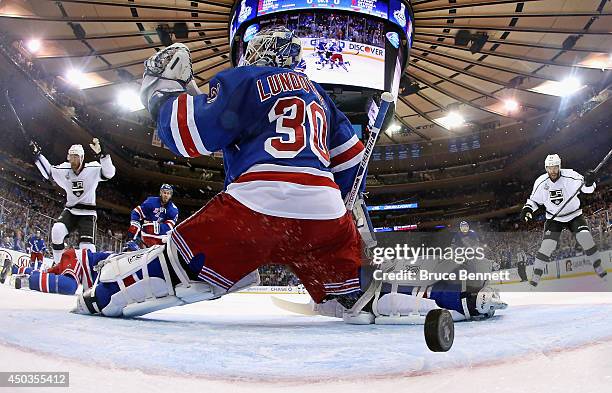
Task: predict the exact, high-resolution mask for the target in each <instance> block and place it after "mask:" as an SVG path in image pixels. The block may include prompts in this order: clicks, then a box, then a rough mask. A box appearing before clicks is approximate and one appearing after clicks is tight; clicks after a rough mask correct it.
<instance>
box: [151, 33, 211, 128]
mask: <svg viewBox="0 0 612 393" xmlns="http://www.w3.org/2000/svg"><path fill="white" fill-rule="evenodd" d="M144 67H145V72H144V75H143V80H142V86H141V88H140V101H141V102H142V104H143V105H144V106H145V108H147V110H148V111H149V113H151V116H153V118H156V117H157V112H158V111H159V108H160V107H161V105H162V104H163V103H164V102H166V100H167V99H168V98H169V97H173V96H177V95H179V94H181V93H185V92H187V93H188V94H190V95H197V94H201V92H200V90H199V89H198V87H197V85H196V83H195V82H194V80H193V69H192V66H191V53H190V52H189V48H188V47H187V46H186V45H184V44H181V43H176V44H172V45H170V46H169V47H167V48H165V49H164V50H162V51H159V52H158V53H156V54H154V55H153V56H151V57H149V58H148V59H147V60H146V61H145V64H144Z"/></svg>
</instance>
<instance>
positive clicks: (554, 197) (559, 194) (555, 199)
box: [548, 190, 563, 206]
mask: <svg viewBox="0 0 612 393" xmlns="http://www.w3.org/2000/svg"><path fill="white" fill-rule="evenodd" d="M548 192H549V194H550V201H551V202H552V203H554V204H555V205H557V206H559V205H560V204H561V202H563V190H550V191H548Z"/></svg>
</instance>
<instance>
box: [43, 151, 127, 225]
mask: <svg viewBox="0 0 612 393" xmlns="http://www.w3.org/2000/svg"><path fill="white" fill-rule="evenodd" d="M36 167H37V168H38V170H39V171H40V173H42V175H43V176H44V177H45V179H49V178H52V179H53V181H54V182H55V183H57V185H58V186H60V187H61V188H63V189H64V191H66V209H68V210H69V211H70V213H72V214H74V215H77V216H84V215H97V214H96V189H97V188H98V183H99V182H101V181H105V180H108V179H110V178H112V177H113V176H115V166H114V165H113V162H112V160H111V158H110V155H106V156H104V157H102V158H101V159H100V162H96V161H94V162H88V163H86V164H85V165H84V167H83V169H82V170H81V172H80V173H79V174H78V175H77V174H76V173H74V171H73V170H72V168H71V167H70V163H68V162H64V163H62V164H59V165H51V164H49V161H48V160H47V159H46V158H45V156H43V155H42V154H40V155H39V156H38V158H37V159H36Z"/></svg>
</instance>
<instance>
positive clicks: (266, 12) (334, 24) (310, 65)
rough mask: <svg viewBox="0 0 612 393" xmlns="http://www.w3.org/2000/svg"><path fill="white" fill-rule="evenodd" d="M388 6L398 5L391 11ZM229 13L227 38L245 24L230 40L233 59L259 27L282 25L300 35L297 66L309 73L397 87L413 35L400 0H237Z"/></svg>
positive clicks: (326, 80)
mask: <svg viewBox="0 0 612 393" xmlns="http://www.w3.org/2000/svg"><path fill="white" fill-rule="evenodd" d="M249 2H251V3H249ZM255 5H257V8H255ZM390 6H392V8H393V7H395V8H397V9H395V8H393V9H395V12H391V10H390V8H389V7H390ZM286 11H287V12H286ZM336 11H339V12H336ZM347 11H348V12H347ZM400 11H401V12H400ZM233 15H234V18H233V20H232V22H231V26H232V27H231V30H230V35H231V37H232V39H233V37H234V34H236V32H237V31H238V30H237V29H238V28H239V27H240V26H242V25H244V26H243V28H242V30H241V31H240V33H241V34H240V35H239V38H240V39H238V40H235V41H234V40H232V44H233V45H234V46H237V47H238V50H236V51H233V56H234V58H233V60H234V62H235V63H237V61H238V59H239V57H240V56H241V54H242V53H244V50H245V48H246V45H247V44H248V41H249V40H250V39H252V37H253V36H254V35H255V34H256V33H257V32H258V31H260V30H261V29H264V28H266V27H268V26H276V25H280V26H286V27H287V28H289V29H290V30H294V31H295V32H296V35H297V36H298V37H300V39H301V40H302V46H303V48H304V56H303V62H302V64H301V65H300V67H299V69H298V71H301V72H304V73H305V74H306V75H308V77H309V78H310V79H312V80H314V81H316V82H318V83H322V84H332V85H344V86H350V87H357V88H368V89H374V90H379V91H382V90H390V91H392V92H396V91H397V86H398V82H399V76H400V75H401V72H402V69H403V63H404V61H403V60H404V59H405V58H406V55H407V53H406V51H405V50H403V47H404V45H405V43H406V42H409V41H410V38H411V35H412V20H411V14H410V12H409V11H408V9H407V8H406V7H405V5H404V3H402V2H401V1H400V0H376V1H372V0H330V1H311V0H299V1H290V0H260V1H259V2H255V1H254V0H242V2H241V3H240V4H239V5H237V6H236V8H235V11H234V14H233ZM394 15H395V16H394ZM398 20H399V21H402V23H399V22H398ZM390 22H391V23H390ZM403 33H404V34H407V35H406V37H407V38H404V37H402V36H403ZM406 46H408V47H409V45H406Z"/></svg>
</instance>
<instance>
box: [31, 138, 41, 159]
mask: <svg viewBox="0 0 612 393" xmlns="http://www.w3.org/2000/svg"><path fill="white" fill-rule="evenodd" d="M29 146H30V149H31V150H32V155H33V156H34V157H38V155H39V154H40V153H41V152H42V150H41V148H40V146H39V145H38V143H36V141H34V140H31V141H30V143H29Z"/></svg>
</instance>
